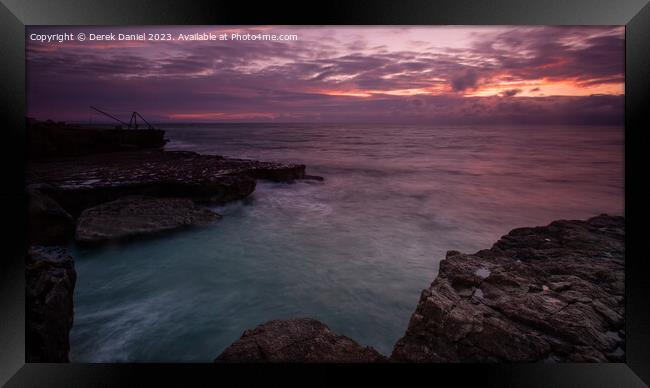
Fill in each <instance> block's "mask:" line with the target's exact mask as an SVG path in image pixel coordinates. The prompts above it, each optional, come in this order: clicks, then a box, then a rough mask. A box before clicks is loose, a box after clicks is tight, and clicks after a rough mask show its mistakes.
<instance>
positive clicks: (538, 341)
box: [391, 215, 625, 362]
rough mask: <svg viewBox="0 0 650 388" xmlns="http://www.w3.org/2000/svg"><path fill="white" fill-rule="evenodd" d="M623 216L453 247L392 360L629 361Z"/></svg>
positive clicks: (564, 223)
mask: <svg viewBox="0 0 650 388" xmlns="http://www.w3.org/2000/svg"><path fill="white" fill-rule="evenodd" d="M624 226H625V223H624V219H623V218H622V217H612V216H607V215H600V216H598V217H594V218H591V219H589V220H587V221H564V220H562V221H555V222H552V223H551V224H549V225H548V226H545V227H536V228H519V229H515V230H513V231H511V232H510V233H509V234H508V235H506V236H503V237H502V238H501V239H500V240H499V241H498V242H497V243H496V244H494V246H493V247H492V248H491V249H489V250H483V251H479V252H477V253H475V254H472V255H465V254H460V253H459V252H449V253H448V255H447V258H446V259H445V260H443V261H442V262H441V263H440V271H439V274H438V277H437V278H436V279H435V280H434V282H433V283H432V284H431V286H430V287H429V288H428V289H425V290H424V291H422V296H421V298H420V302H419V303H418V306H417V308H416V311H415V313H414V314H413V315H412V317H411V320H410V323H409V326H408V329H407V331H406V333H405V335H404V337H402V338H401V339H400V340H399V341H398V342H397V344H396V345H395V348H394V350H393V353H392V355H391V360H393V361H402V362H484V361H495V362H510V361H543V360H544V361H573V362H606V361H610V362H611V361H616V362H620V361H623V360H624V356H625V354H624V352H623V350H622V349H624V348H625V346H624V334H622V333H624V301H623V298H624V247H625V242H624Z"/></svg>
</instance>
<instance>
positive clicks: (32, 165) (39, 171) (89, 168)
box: [26, 150, 305, 217]
mask: <svg viewBox="0 0 650 388" xmlns="http://www.w3.org/2000/svg"><path fill="white" fill-rule="evenodd" d="M304 175H305V166H304V165H298V164H285V163H270V162H258V161H255V160H245V159H226V158H223V157H221V156H214V155H199V154H197V153H194V152H185V151H160V150H139V151H133V152H114V153H108V154H96V155H87V156H79V157H74V158H58V159H50V160H42V161H30V162H28V164H27V174H26V178H27V182H28V183H47V184H49V188H48V189H46V190H43V192H44V193H45V194H47V195H48V196H50V197H51V198H53V199H54V200H56V201H57V202H58V203H59V204H60V205H61V206H62V207H63V208H64V209H66V211H68V212H69V213H70V214H71V215H72V216H74V217H76V216H78V215H79V214H80V213H81V212H82V211H83V210H84V209H86V208H89V207H92V206H95V205H98V204H100V203H104V202H110V201H113V200H115V199H117V198H119V197H123V196H127V195H150V196H154V197H184V198H191V199H194V200H201V201H208V202H212V203H225V202H229V201H233V200H238V199H242V198H245V197H247V196H248V195H250V194H251V193H252V192H253V191H254V190H255V183H256V181H255V180H256V179H268V180H272V181H277V182H290V181H293V180H295V179H302V178H303V177H304Z"/></svg>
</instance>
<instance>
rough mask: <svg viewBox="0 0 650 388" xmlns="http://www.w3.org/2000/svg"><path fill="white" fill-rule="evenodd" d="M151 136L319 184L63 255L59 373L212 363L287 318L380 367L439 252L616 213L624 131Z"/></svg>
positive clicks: (231, 127) (184, 127)
mask: <svg viewBox="0 0 650 388" xmlns="http://www.w3.org/2000/svg"><path fill="white" fill-rule="evenodd" d="M159 127H160V128H162V129H165V130H166V136H167V138H168V139H169V140H170V141H169V143H168V144H167V145H166V149H168V150H186V151H195V152H199V153H203V154H217V155H223V156H226V157H233V158H250V159H255V160H264V161H279V162H294V163H302V164H305V165H306V166H307V173H308V174H311V175H319V176H322V177H324V181H322V182H319V181H313V180H307V181H298V182H295V183H272V182H264V181H260V182H258V184H257V188H256V189H255V192H254V193H253V194H252V195H250V196H249V197H248V198H246V199H244V200H241V201H237V202H232V203H229V204H227V205H225V206H215V207H213V209H214V210H215V211H217V212H218V213H220V214H222V215H223V218H222V219H221V220H219V221H218V222H215V223H213V224H211V225H208V226H202V227H193V228H189V229H185V230H181V231H178V232H177V233H172V234H168V235H164V236H163V237H158V238H150V239H145V240H138V241H135V242H129V243H121V244H113V245H108V246H103V247H99V248H85V247H78V246H74V245H73V246H71V250H72V255H73V256H74V258H75V265H76V270H77V273H78V278H77V284H76V288H75V293H74V326H73V329H72V331H71V352H70V358H71V361H72V362H212V361H213V360H214V358H215V357H217V356H218V355H219V354H220V353H221V352H222V351H223V350H224V349H225V348H226V347H227V346H228V345H230V344H231V343H232V342H234V341H236V340H237V339H238V338H239V337H240V336H241V335H242V333H243V332H244V331H245V330H247V329H252V328H254V327H256V326H257V325H259V324H262V323H265V322H268V321H270V320H275V319H288V318H296V317H312V318H315V319H318V320H320V321H322V322H323V323H325V324H326V325H328V326H329V327H330V329H332V330H333V331H335V332H336V333H339V334H342V335H346V336H348V337H350V338H352V339H353V340H355V341H357V342H358V343H360V344H362V345H364V346H372V347H374V348H375V349H377V350H378V351H379V352H381V353H383V354H384V355H387V356H388V355H390V352H391V349H392V348H393V345H394V344H395V342H396V341H397V340H398V339H399V338H400V337H401V336H403V335H404V332H405V330H406V328H407V326H408V322H409V319H410V317H411V314H412V313H413V311H414V310H415V307H416V305H417V303H418V300H419V298H420V294H421V292H422V290H423V289H425V288H427V287H428V286H429V285H430V284H431V282H432V281H433V280H434V278H435V277H436V275H437V272H438V266H439V263H440V261H441V260H443V259H444V257H445V252H446V251H448V250H458V251H461V252H465V253H473V252H476V251H478V250H480V249H485V248H489V247H491V246H492V244H493V243H494V242H496V241H497V240H498V239H499V238H500V237H501V236H502V235H504V234H507V233H508V232H509V231H510V230H512V229H513V228H517V227H524V226H537V225H546V224H548V223H550V222H551V221H553V220H557V219H586V218H589V217H592V216H596V215H598V214H601V213H607V214H612V215H623V213H624V208H625V203H624V185H625V182H624V130H623V128H622V127H597V126H561V125H558V126H504V125H494V126H487V125H485V126H439V125H435V126H434V125H393V124H390V125H388V124H277V123H273V124H261V123H255V124H242V123H237V124H226V123H219V124H205V123H203V124H200V123H195V124H166V125H160V126H159Z"/></svg>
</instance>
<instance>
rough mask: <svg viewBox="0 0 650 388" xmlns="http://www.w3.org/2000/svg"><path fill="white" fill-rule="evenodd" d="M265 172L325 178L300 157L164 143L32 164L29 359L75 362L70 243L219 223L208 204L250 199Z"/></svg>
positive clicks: (270, 176) (288, 178)
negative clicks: (263, 158)
mask: <svg viewBox="0 0 650 388" xmlns="http://www.w3.org/2000/svg"><path fill="white" fill-rule="evenodd" d="M260 179H262V180H269V181H273V182H287V183H289V182H293V181H296V180H301V179H312V180H323V178H321V177H317V176H310V175H306V174H305V166H304V165H301V164H286V163H271V162H259V161H255V160H246V159H228V158H224V157H221V156H213V155H200V154H197V153H194V152H175V151H164V150H157V149H153V150H147V149H142V150H137V151H126V152H111V153H102V154H90V155H83V156H74V157H57V158H50V159H38V160H30V161H28V163H27V167H26V184H27V190H26V192H27V214H26V217H27V231H26V232H27V236H26V237H27V239H26V240H27V245H28V252H27V254H26V259H25V260H26V266H27V270H26V281H27V290H26V292H27V301H26V304H27V306H26V308H27V325H26V326H27V327H26V329H27V343H28V346H27V360H30V361H31V362H67V361H68V352H69V347H70V345H69V340H68V335H69V331H70V329H71V328H72V322H73V308H72V306H73V303H72V296H73V291H74V284H75V281H76V272H75V270H74V260H73V258H72V257H71V256H70V255H69V254H68V253H67V250H66V248H65V246H66V245H67V244H68V243H69V242H70V241H71V240H74V241H75V242H76V243H79V244H102V243H107V242H113V241H118V240H120V241H121V240H128V239H133V238H140V237H143V236H152V235H158V234H160V233H163V232H165V233H166V232H170V231H173V230H175V229H179V228H184V227H188V226H197V225H204V224H207V223H210V222H214V221H216V220H218V219H219V218H221V216H220V215H219V214H217V213H215V212H214V211H212V210H210V209H208V208H207V207H204V205H214V204H224V203H227V202H230V201H236V200H240V199H243V198H246V197H247V196H249V195H250V194H251V193H253V191H254V190H255V186H256V182H257V180H260Z"/></svg>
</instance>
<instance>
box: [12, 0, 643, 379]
mask: <svg viewBox="0 0 650 388" xmlns="http://www.w3.org/2000/svg"><path fill="white" fill-rule="evenodd" d="M138 24H146V25H165V24H166V25H179V24H194V25H207V24H240V25H241V24H244V25H257V24H276V25H278V24H280V25H295V24H302V25H324V24H339V25H340V24H345V25H354V24H365V25H435V24H438V25H473V24H474V25H513V24H517V25H525V24H537V25H625V26H626V54H625V55H626V65H625V71H626V75H625V94H626V95H625V154H626V158H625V159H626V164H625V182H626V185H625V206H626V211H625V216H626V268H625V270H626V307H625V308H626V310H625V313H626V363H620V364H616V363H608V364H507V365H506V364H492V365H489V364H480V365H475V364H431V365H403V364H399V365H391V364H379V365H358V366H352V365H340V366H339V365H329V366H321V365H275V366H262V365H257V366H247V365H230V366H228V365H225V366H224V365H221V366H216V365H209V364H29V363H27V364H26V363H25V342H24V340H25V295H24V289H25V279H24V250H25V244H24V243H23V241H24V233H23V229H24V227H23V226H24V225H23V224H24V220H23V219H24V217H23V214H24V213H23V211H24V209H25V198H24V195H23V187H24V186H23V166H24V165H23V163H22V161H23V159H24V155H23V147H22V144H23V138H24V131H25V107H24V105H25V30H24V28H25V26H26V25H138ZM0 31H1V32H0V58H1V60H0V63H1V66H2V68H1V69H2V70H1V71H0V79H1V81H0V82H1V84H0V99H1V100H2V103H1V104H0V106H1V108H0V109H1V111H2V117H3V118H4V122H5V125H4V126H3V133H2V135H3V137H2V139H3V140H4V142H3V143H4V147H3V151H2V155H3V163H2V164H1V165H0V166H1V167H0V168H1V169H2V175H1V176H2V177H3V182H2V184H1V186H2V187H3V189H2V190H0V192H1V193H2V194H1V195H2V198H1V200H0V204H1V206H2V212H1V213H0V215H2V216H1V217H0V218H2V222H3V224H4V226H5V228H4V232H3V233H2V238H3V243H4V244H3V245H2V246H3V248H4V252H3V253H4V254H3V255H2V257H0V266H1V267H0V268H1V269H0V384H6V386H8V387H31V386H47V387H58V386H65V387H71V386H96V385H99V386H124V385H142V384H148V383H154V382H164V383H172V384H175V385H179V386H189V385H193V384H192V382H195V383H196V382H197V381H198V379H201V380H202V381H211V382H213V383H226V380H225V379H226V377H229V378H233V377H235V378H237V379H239V380H240V382H241V381H244V380H248V379H249V378H258V379H262V380H264V381H266V383H268V382H270V381H271V380H267V379H269V378H271V379H277V380H278V382H291V381H292V380H293V381H295V382H299V383H300V382H303V383H304V384H311V383H325V382H331V383H336V382H338V381H342V380H343V377H342V375H343V373H346V375H347V373H349V372H357V373H358V374H359V376H358V377H362V378H363V379H364V380H366V379H370V380H373V379H376V380H383V381H386V379H392V380H395V381H396V382H400V383H402V384H403V383H404V382H405V380H404V379H405V378H409V379H410V378H423V379H424V380H423V381H424V382H427V384H431V385H437V383H442V382H443V381H453V382H454V383H453V384H454V385H461V386H462V385H464V384H473V385H476V384H480V386H486V385H487V386H499V387H512V386H517V387H518V386H522V387H583V386H584V387H596V386H598V387H643V386H646V384H650V298H649V296H650V292H649V291H650V280H649V279H648V274H650V272H649V271H648V268H649V266H648V259H647V258H646V257H645V252H647V250H646V246H647V242H646V240H648V239H647V238H644V236H643V229H644V228H643V224H642V223H643V222H644V220H645V219H646V217H645V210H644V209H643V207H644V202H646V201H644V200H636V199H635V198H634V197H633V195H632V193H633V192H635V194H637V195H638V194H640V195H638V197H640V198H644V199H646V198H647V195H643V194H646V192H645V191H643V192H640V193H639V191H638V190H639V189H641V188H642V186H643V181H644V180H646V179H644V178H643V177H642V176H639V177H636V178H635V179H633V178H632V172H635V173H636V172H637V171H642V169H643V167H642V166H643V164H639V163H633V161H632V157H633V156H634V157H637V156H641V155H643V153H644V151H645V150H644V149H641V147H645V146H646V145H649V144H650V142H648V134H647V131H648V130H649V129H650V123H649V119H648V118H649V116H650V113H649V112H650V109H649V108H650V104H649V102H648V101H649V100H648V94H649V93H650V5H648V1H647V0H611V1H593V0H570V1H569V0H547V1H537V2H533V1H528V0H527V1H522V0H491V1H480V0H444V1H435V2H434V1H426V0H401V1H398V2H395V1H390V0H382V1H377V0H376V1H372V2H370V1H360V0H357V1H345V2H340V1H329V2H317V3H314V2H303V3H301V4H291V3H278V2H264V3H259V4H257V3H255V4H252V3H246V2H242V1H240V2H234V1H228V2H227V1H221V0H220V1H208V0H205V1H192V2H188V1H184V2H181V1H171V0H158V1H153V0H111V1H106V0H104V1H101V0H56V1H53V0H49V1H48V0H32V1H21V0H0ZM253 367H254V368H255V369H256V372H255V373H251V372H249V370H250V369H251V368H253ZM299 372H303V373H299ZM304 372H306V374H305V373H304ZM298 375H300V376H302V377H301V378H300V379H298V377H297V376H298ZM370 380H367V381H370Z"/></svg>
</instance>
